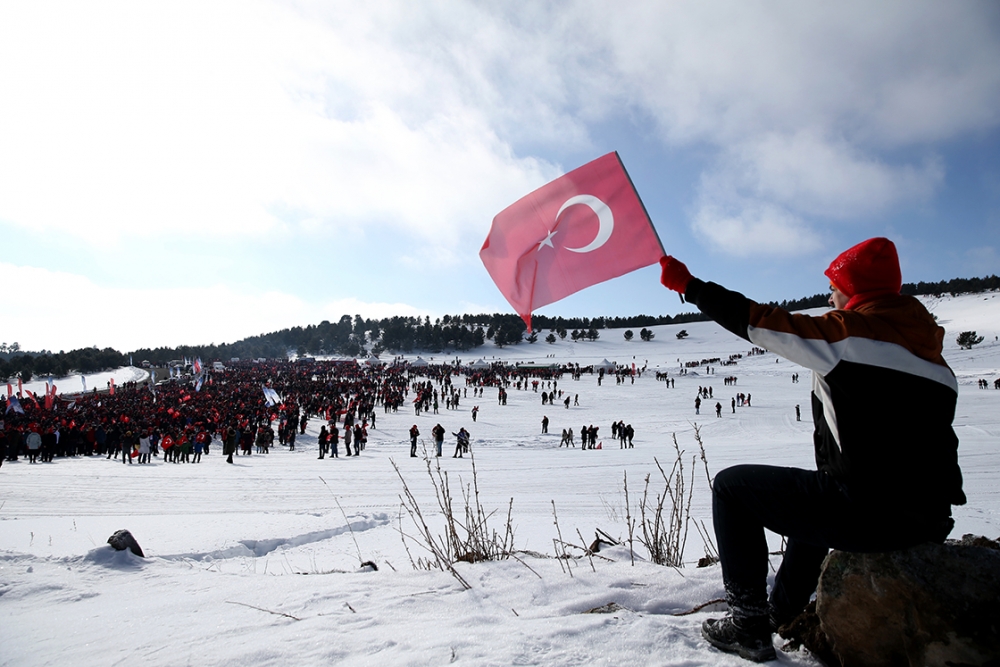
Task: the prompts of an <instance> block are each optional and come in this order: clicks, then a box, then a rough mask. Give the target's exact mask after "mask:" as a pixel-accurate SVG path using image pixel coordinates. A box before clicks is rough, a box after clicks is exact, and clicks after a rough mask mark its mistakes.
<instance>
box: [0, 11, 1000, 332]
mask: <svg viewBox="0 0 1000 667" xmlns="http://www.w3.org/2000/svg"><path fill="white" fill-rule="evenodd" d="M618 5H619V6H612V5H611V4H609V3H599V2H592V1H587V0H579V1H567V2H546V3H537V2H509V3H485V2H484V3H476V2H449V1H447V0H440V1H435V2H421V3H412V2H401V1H400V2H392V1H386V2H370V3H363V4H360V5H359V4H358V3H347V2H266V1H256V0H240V1H239V2H213V3H200V2H199V3H195V2H174V3H169V4H155V3H129V2H106V3H100V4H99V5H86V6H84V5H80V4H79V3H71V2H66V3H58V2H52V3H16V2H7V1H6V0H3V1H0V90H2V91H3V103H2V104H0V277H2V279H3V282H4V286H5V289H4V296H3V298H2V300H0V341H2V342H7V343H11V342H14V341H17V342H18V343H19V344H20V345H21V347H22V349H32V350H38V349H50V350H53V351H58V350H70V349H75V348H78V347H86V346H91V345H96V346H98V347H107V346H111V347H115V348H116V349H119V350H121V351H130V350H133V349H137V348H140V347H157V346H162V345H166V346H177V345H198V344H211V343H224V342H233V341H235V340H238V339H240V338H244V337H246V336H251V335H256V334H260V333H266V332H270V331H276V330H279V329H282V328H285V327H290V326H305V325H308V324H316V323H319V322H321V321H323V320H330V321H335V320H337V319H339V318H340V317H341V316H342V315H345V314H347V315H352V316H353V315H355V314H360V315H362V316H363V317H366V318H372V317H388V316H391V315H420V316H424V315H427V316H430V317H431V318H432V319H433V318H435V317H438V316H441V315H444V314H459V313H480V312H489V313H492V312H512V308H511V307H510V305H509V304H508V303H507V302H506V301H505V299H504V298H503V296H502V294H501V293H500V292H499V290H498V289H497V288H496V286H495V285H494V284H493V283H492V281H491V279H490V277H489V274H488V273H487V272H486V270H485V269H484V267H483V265H482V263H481V261H480V259H479V255H478V253H479V249H480V247H481V246H482V244H483V241H484V240H485V238H486V235H487V233H488V232H489V229H490V224H491V221H492V219H493V217H494V216H495V215H496V214H497V213H499V212H500V211H501V210H502V209H504V208H505V207H507V206H508V205H510V204H511V203H513V202H515V201H516V200H518V199H520V198H521V197H523V196H524V195H526V194H528V193H529V192H531V191H533V190H534V189H536V188H538V187H540V186H541V185H543V184H545V183H546V182H548V181H551V180H552V179H554V178H556V177H558V176H560V175H561V174H563V173H565V172H567V171H570V170H572V169H574V168H576V167H578V166H580V165H582V164H585V163H586V162H589V161H590V160H592V159H594V158H597V157H599V156H601V155H604V154H606V153H608V152H610V151H615V150H617V151H618V153H619V155H620V156H621V159H622V161H623V163H624V164H625V166H626V168H627V169H628V171H629V174H630V176H631V177H632V180H633V182H634V183H635V185H636V188H637V190H638V192H639V194H640V196H641V197H642V200H643V202H644V204H645V205H646V208H647V210H648V211H649V214H650V217H651V218H652V220H653V223H654V225H655V227H656V229H657V232H658V234H659V236H660V238H661V240H662V242H663V245H664V247H665V249H666V251H667V252H668V253H670V254H672V255H674V256H676V257H677V258H678V259H681V260H682V261H684V262H685V263H686V264H687V265H688V267H689V268H690V269H691V271H692V273H694V275H696V276H698V277H701V278H704V279H708V280H714V281H716V282H719V283H721V284H723V285H725V286H727V287H730V288H732V289H737V290H740V291H742V292H743V293H745V294H747V295H748V296H750V297H751V298H754V299H757V300H761V301H768V300H781V299H794V298H799V297H803V296H808V295H812V294H815V293H817V292H823V291H826V289H827V281H826V279H825V278H824V277H823V274H822V272H823V269H825V268H826V266H827V265H828V264H829V262H830V261H831V260H832V259H833V258H834V257H835V256H836V255H837V254H838V253H839V252H840V251H842V250H844V249H846V248H847V247H850V246H851V245H854V244H855V243H858V242H860V241H862V240H864V239H866V238H869V237H873V236H888V237H889V238H891V239H892V240H893V241H894V242H895V243H896V244H897V247H898V249H899V254H900V259H901V263H902V269H903V278H904V280H905V281H907V282H916V281H921V280H923V281H937V280H946V279H950V278H954V277H973V276H984V275H989V274H993V273H998V272H1000V271H998V269H1000V6H998V5H997V4H996V3H993V2H966V3H959V4H954V3H951V4H941V3H933V2H905V3H903V2H899V3H893V2H886V3H878V4H877V5H874V6H872V5H871V3H862V2H843V3H836V4H828V5H822V4H811V3H798V2H767V3H763V2H742V1H741V2H659V3H653V2H634V3H628V5H627V6H620V3H618ZM691 308H692V307H691V306H690V305H686V304H682V303H681V302H680V300H679V299H678V298H677V297H676V296H675V295H673V294H670V293H669V292H666V291H665V290H664V289H663V288H662V287H661V286H660V285H659V282H658V268H657V267H649V268H646V269H642V270H639V271H637V272H635V273H632V274H629V275H627V276H624V277H621V278H618V279H615V280H613V281H610V282H608V283H604V284H601V285H598V286H595V287H592V288H589V289H586V290H584V291H582V292H579V293H577V294H575V295H573V296H571V297H569V298H567V299H565V300H563V301H560V302H558V303H555V304H552V305H549V306H546V307H544V308H542V309H540V310H539V311H537V312H539V313H541V314H546V315H566V316H597V315H609V316H614V315H623V316H624V315H637V314H673V313H677V312H684V311H689V310H690V309H691ZM122 312H128V313H130V314H131V317H128V318H122V317H119V316H118V314H119V313H122ZM67 323H69V324H67Z"/></svg>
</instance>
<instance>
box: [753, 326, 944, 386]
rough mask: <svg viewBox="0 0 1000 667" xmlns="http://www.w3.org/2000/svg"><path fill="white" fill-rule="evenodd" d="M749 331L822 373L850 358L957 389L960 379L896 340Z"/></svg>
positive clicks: (759, 340)
mask: <svg viewBox="0 0 1000 667" xmlns="http://www.w3.org/2000/svg"><path fill="white" fill-rule="evenodd" d="M748 333H749V334H750V340H751V341H752V342H753V343H756V344H757V345H760V346H761V347H763V348H765V349H768V350H771V351H772V352H775V353H777V354H780V355H781V356H783V357H785V358H787V359H789V360H791V361H794V362H795V363H797V364H800V365H802V366H805V367H806V368H809V369H812V370H814V371H816V372H818V373H821V374H823V375H827V374H828V373H830V372H831V371H832V370H833V369H834V367H836V365H837V364H838V363H840V362H841V361H849V362H853V363H858V364H865V365H868V366H875V367H878V368H886V369H890V370H895V371H900V372H902V373H908V374H910V375H915V376H917V377H922V378H925V379H927V380H931V381H934V382H938V383H940V384H943V385H945V386H946V387H948V388H950V389H951V390H952V391H954V392H956V393H958V381H957V380H956V379H955V374H954V373H952V372H951V369H950V368H948V367H947V366H944V365H941V364H937V363H934V362H933V361H927V360H926V359H921V358H920V357H918V356H916V355H915V354H913V353H912V352H910V351H909V350H907V349H906V348H904V347H902V346H901V345H897V344H895V343H890V342H886V341H878V340H872V339H870V338H864V337H861V336H851V337H848V338H845V339H843V340H839V341H837V342H835V343H829V342H827V341H825V340H822V339H816V338H801V337H799V336H798V335H796V334H793V333H784V332H779V331H772V330H770V329H765V328H761V327H750V328H749V329H748Z"/></svg>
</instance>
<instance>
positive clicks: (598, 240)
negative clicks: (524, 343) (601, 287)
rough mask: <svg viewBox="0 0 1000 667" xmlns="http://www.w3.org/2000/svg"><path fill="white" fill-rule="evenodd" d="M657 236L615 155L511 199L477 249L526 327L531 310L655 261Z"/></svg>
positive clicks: (659, 250) (659, 252)
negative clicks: (524, 195)
mask: <svg viewBox="0 0 1000 667" xmlns="http://www.w3.org/2000/svg"><path fill="white" fill-rule="evenodd" d="M664 254H665V253H664V251H663V247H662V246H661V245H660V239H659V237H658V236H657V235H656V230H655V229H654V228H653V224H652V222H651V221H650V219H649V215H648V214H647V213H646V208H645V207H644V206H643V204H642V201H641V200H640V199H639V195H638V193H637V192H636V191H635V187H634V186H633V185H632V180H631V179H630V178H629V176H628V173H626V171H625V167H624V165H622V162H621V159H620V158H619V157H618V153H608V154H607V155H605V156H603V157H600V158H598V159H596V160H594V161H593V162H588V163H587V164H585V165H583V166H582V167H580V168H578V169H574V170H573V171H571V172H569V173H568V174H565V175H564V176H561V177H559V178H557V179H556V180H554V181H552V182H551V183H549V184H547V185H544V186H542V187H541V188H539V189H538V190H535V191H534V192H532V193H531V194H529V195H527V196H526V197H523V198H522V199H519V200H518V201H516V202H514V203H513V204H511V205H510V206H508V207H507V208H505V209H504V210H503V211H501V212H500V213H498V214H497V216H496V217H495V218H493V226H492V227H491V228H490V233H489V236H487V237H486V242H485V243H484V244H483V248H482V250H480V251H479V257H480V258H481V259H482V260H483V264H484V265H485V266H486V270H487V271H489V274H490V276H491V277H492V278H493V282H495V283H496V285H497V287H499V288H500V291H501V292H502V293H503V295H504V296H505V297H506V298H507V301H509V302H510V305H511V306H513V307H514V310H515V311H517V314H518V315H520V316H521V318H522V319H524V321H525V323H526V324H527V325H528V327H529V328H530V327H531V312H532V311H533V310H535V309H536V308H540V307H541V306H544V305H547V304H550V303H554V302H556V301H558V300H559V299H562V298H565V297H567V296H569V295H570V294H573V293H575V292H578V291H580V290H582V289H584V288H586V287H590V286H591V285H596V284H597V283H600V282H604V281H605V280H610V279H612V278H617V277H618V276H621V275H624V274H626V273H629V272H631V271H635V270H636V269H641V268H642V267H644V266H650V265H651V264H656V263H657V262H659V261H660V257H662V256H663V255H664Z"/></svg>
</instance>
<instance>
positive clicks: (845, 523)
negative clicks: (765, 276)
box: [660, 238, 966, 662]
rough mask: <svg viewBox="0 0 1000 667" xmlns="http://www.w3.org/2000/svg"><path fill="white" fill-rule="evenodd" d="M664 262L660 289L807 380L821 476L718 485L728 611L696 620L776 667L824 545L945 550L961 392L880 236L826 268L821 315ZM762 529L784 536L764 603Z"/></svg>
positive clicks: (759, 468)
mask: <svg viewBox="0 0 1000 667" xmlns="http://www.w3.org/2000/svg"><path fill="white" fill-rule="evenodd" d="M660 264H661V268H662V271H661V276H660V282H661V283H662V284H663V285H664V286H665V287H667V288H668V289H671V290H673V291H675V292H679V293H681V294H683V295H684V297H685V298H686V299H687V300H688V301H689V302H691V303H694V304H695V305H696V306H697V307H698V309H699V310H701V311H702V312H703V313H705V314H706V315H708V316H709V317H710V318H711V319H713V320H715V321H716V322H718V323H719V324H720V325H722V326H723V327H724V328H726V329H728V330H729V331H731V332H733V333H735V334H736V335H738V336H741V337H742V338H744V339H746V340H748V341H750V342H751V343H754V344H755V345H758V346H760V347H763V348H766V349H768V350H770V351H772V352H775V353H776V354H778V355H780V356H783V357H785V358H786V359H788V360H790V361H793V362H795V363H797V364H799V365H801V366H804V367H806V368H809V369H811V370H812V372H813V387H812V409H813V421H814V436H813V441H814V448H815V456H816V466H817V470H800V469H796V468H783V467H775V466H766V465H738V466H734V467H731V468H727V469H725V470H723V471H722V472H720V473H719V474H718V475H716V477H715V481H714V483H713V502H712V516H713V522H714V525H715V534H716V539H717V544H718V550H719V557H720V560H721V564H722V578H723V583H724V584H725V588H726V600H727V602H728V604H729V610H730V613H729V615H727V616H725V617H724V618H720V619H709V620H707V621H705V622H704V624H703V625H702V635H703V636H704V637H705V639H707V640H708V642H709V643H710V644H712V645H713V646H715V647H717V648H719V649H721V650H723V651H726V652H729V653H736V654H738V655H740V656H741V657H743V658H746V659H748V660H754V661H758V662H761V661H765V660H773V659H774V658H775V655H776V654H775V650H774V645H773V643H772V636H771V635H772V632H774V631H775V630H776V629H777V628H779V627H781V626H782V625H783V624H784V623H786V622H788V621H790V620H792V619H794V618H795V617H796V616H797V615H798V614H799V612H801V611H802V609H803V608H804V607H805V605H806V603H807V602H808V601H809V598H810V596H811V595H812V594H813V592H814V591H815V589H816V583H817V581H818V578H819V571H820V564H821V563H822V562H823V559H824V558H825V557H826V555H827V551H828V550H829V549H831V548H832V549H840V550H844V551H853V552H881V551H892V550H897V549H904V548H908V547H912V546H914V545H916V544H920V543H922V542H936V543H941V542H943V541H944V539H945V538H946V537H947V536H948V533H949V532H950V531H951V529H952V527H953V526H954V520H953V519H952V518H951V506H952V505H964V504H965V502H966V498H965V494H964V493H963V492H962V472H961V469H960V468H959V465H958V438H957V437H956V435H955V432H954V430H953V428H952V420H953V418H954V415H955V405H956V401H957V398H958V383H957V381H956V379H955V375H954V373H953V372H952V371H951V369H950V368H949V367H948V364H947V363H946V362H945V360H944V358H943V357H942V356H941V351H942V341H943V339H944V330H943V329H942V328H941V327H939V326H938V325H937V323H936V322H935V321H934V318H933V317H932V316H931V315H930V313H928V312H927V309H926V308H924V306H923V305H922V304H921V303H920V302H919V301H918V300H917V299H915V298H914V297H912V296H903V295H901V294H900V288H901V285H902V277H901V273H900V269H899V258H898V256H897V254H896V247H895V246H894V245H893V243H892V242H891V241H890V240H888V239H885V238H874V239H869V240H867V241H864V242H862V243H859V244H858V245H856V246H854V247H852V248H850V249H848V250H846V251H845V252H843V253H842V254H841V255H840V256H838V257H837V258H836V259H834V260H833V262H832V263H831V264H830V266H829V268H828V269H827V270H826V271H825V272H824V273H825V275H826V276H827V277H828V278H829V279H830V289H831V294H830V305H831V306H832V307H833V308H834V310H832V311H830V312H828V313H826V314H824V315H821V316H818V317H813V316H809V315H799V314H792V313H789V312H787V311H785V310H783V309H781V308H777V307H772V306H767V305H763V304H759V303H757V302H755V301H752V300H750V299H748V298H746V297H745V296H743V295H742V294H740V293H738V292H733V291H730V290H727V289H725V288H724V287H721V286H720V285H716V284H715V283H710V282H703V281H701V280H699V279H697V278H695V277H693V276H692V275H691V273H690V272H689V271H688V269H687V267H686V266H685V265H684V264H683V263H681V262H679V261H678V260H676V259H674V258H673V257H669V256H666V257H663V258H662V259H661V260H660ZM887 386H892V387H894V391H892V392H888V393H887V392H885V390H884V388H885V387H887ZM747 404H748V406H749V396H748V397H747ZM886 415H891V416H890V417H886ZM765 529H768V530H771V531H773V532H775V533H778V534H779V535H783V536H785V537H786V538H787V546H786V548H785V553H784V557H783V559H782V562H781V567H780V568H779V569H778V572H777V574H776V576H775V579H774V586H773V588H772V590H771V593H770V597H768V595H767V574H768V549H767V540H766V539H765V534H764V530H765Z"/></svg>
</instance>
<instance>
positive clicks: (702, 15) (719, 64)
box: [565, 0, 1000, 254]
mask: <svg viewBox="0 0 1000 667" xmlns="http://www.w3.org/2000/svg"><path fill="white" fill-rule="evenodd" d="M578 6H582V7H584V8H585V9H584V11H580V12H578V13H577V15H579V16H583V17H586V18H582V19H580V20H579V21H577V22H576V24H575V25H574V26H573V28H572V29H570V30H567V31H566V33H565V34H569V33H571V32H574V31H575V32H577V34H579V33H580V32H583V33H585V36H584V37H581V38H580V39H583V40H594V41H596V42H597V43H598V44H599V45H600V44H605V45H607V47H608V52H609V53H610V60H611V62H612V63H613V64H614V68H615V69H617V70H618V72H619V73H620V76H619V77H618V78H617V83H616V86H615V88H614V91H615V94H616V96H618V97H619V99H624V100H627V101H629V102H630V103H631V104H634V105H635V106H637V107H639V108H640V109H643V110H644V111H645V112H647V113H648V114H650V115H651V117H652V118H653V119H654V120H655V122H656V123H657V124H658V126H659V128H660V131H661V133H662V136H663V137H664V139H665V140H666V141H667V142H668V143H669V144H671V145H673V146H674V147H676V148H684V147H688V146H699V147H705V146H707V147H710V148H714V149H715V151H716V152H715V154H714V157H710V158H709V161H710V166H709V167H708V169H707V170H706V171H705V173H703V174H702V178H701V186H700V188H699V191H698V193H697V194H696V197H695V206H694V207H693V215H692V220H691V222H692V225H693V227H694V228H695V229H696V231H697V232H698V234H699V235H700V236H701V237H702V238H703V239H705V240H706V241H707V242H709V243H710V244H711V245H714V246H716V247H717V248H719V249H722V250H724V251H726V252H730V253H734V254H743V253H744V252H745V246H744V245H743V244H742V242H738V241H737V240H738V239H741V238H743V237H744V236H745V232H746V231H747V230H752V229H772V230H781V231H782V232H783V238H785V239H786V240H793V239H798V243H799V245H797V246H796V245H791V244H789V243H785V242H777V243H774V244H770V245H769V247H772V248H774V249H775V250H776V251H777V249H779V248H783V249H784V251H786V252H789V253H797V252H801V251H803V250H804V249H806V248H815V247H816V239H817V238H819V236H820V235H821V234H822V233H823V229H824V227H825V226H826V225H829V224H831V223H833V224H840V222H841V221H845V220H851V221H854V222H855V223H863V222H864V221H865V220H864V219H865V218H870V217H871V216H874V215H878V214H880V213H882V212H884V211H886V210H889V209H890V208H892V207H897V206H900V205H909V204H911V203H914V202H917V203H920V202H923V201H925V200H927V199H928V198H929V197H931V196H933V195H934V194H935V193H936V191H937V189H938V188H939V187H940V186H941V184H942V182H943V181H944V177H945V173H944V167H943V165H942V163H941V162H940V161H939V160H938V159H937V158H936V157H935V156H934V153H933V150H932V149H931V147H932V146H933V144H934V143H935V142H939V141H946V140H950V139H954V138H956V137H961V136H963V135H967V134H969V133H973V132H978V131H981V130H986V129H990V128H994V127H996V125H997V124H998V122H1000V67H997V63H998V62H1000V32H998V31H997V28H998V15H997V13H996V11H995V9H994V8H992V7H990V6H989V5H986V4H974V3H969V4H964V5H960V6H956V5H942V4H940V3H932V2H917V3H913V2H907V3H902V2H890V3H878V4H876V5H872V4H871V3H861V2H847V3H835V4H825V5H817V4H815V3H799V2H778V3H775V2H767V3H763V2H745V1H743V0H740V1H738V2H711V3H659V4H658V3H653V4H649V3H646V4H643V3H639V4H635V3H634V4H631V5H614V6H611V5H604V4H601V3H592V2H581V3H579V5H578ZM595 14H597V15H599V18H597V19H596V20H595V18H594V15H595ZM581 80H582V81H585V82H586V81H589V79H588V77H585V76H584V77H581ZM602 80H603V79H602ZM586 85H587V84H586V83H584V84H581V88H582V87H586ZM899 149H903V150H902V151H900V150H899ZM914 153H916V154H917V155H918V157H916V158H914V157H912V155H913V154H914ZM709 155H710V156H711V153H709ZM900 155H906V156H908V157H902V158H901V157H899V156H900ZM723 212H724V213H723ZM723 230H729V231H723Z"/></svg>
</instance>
